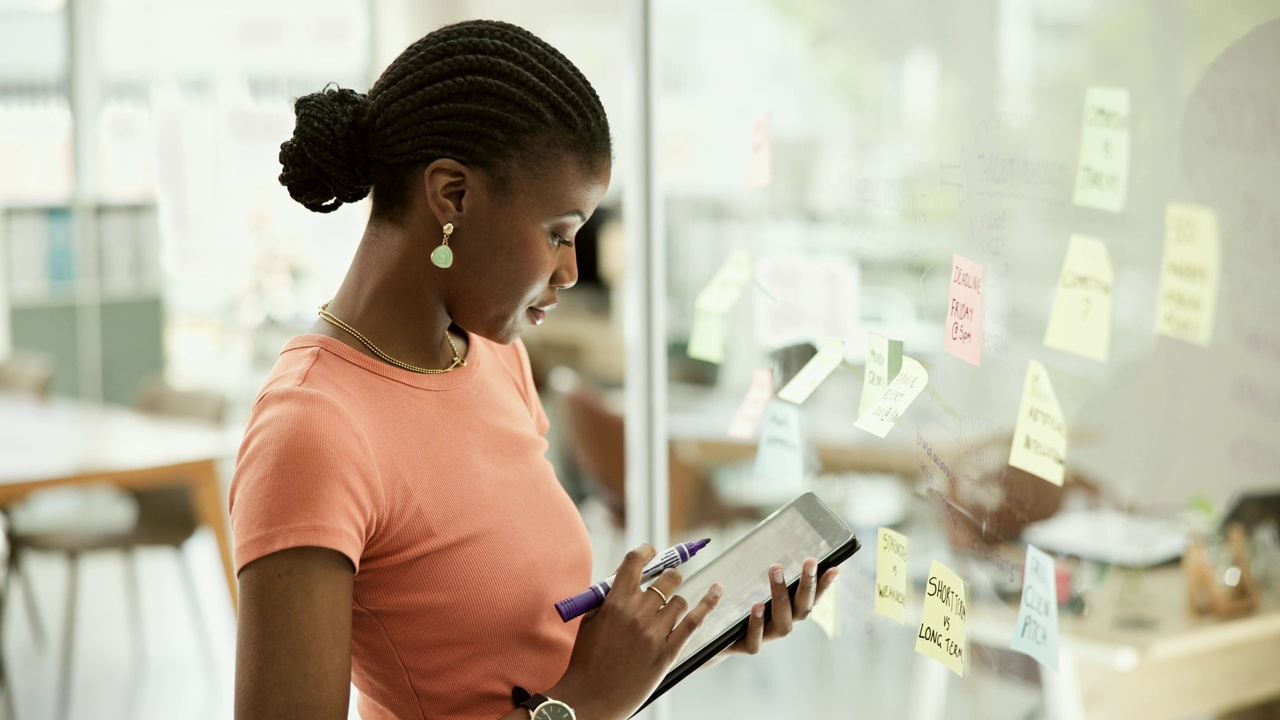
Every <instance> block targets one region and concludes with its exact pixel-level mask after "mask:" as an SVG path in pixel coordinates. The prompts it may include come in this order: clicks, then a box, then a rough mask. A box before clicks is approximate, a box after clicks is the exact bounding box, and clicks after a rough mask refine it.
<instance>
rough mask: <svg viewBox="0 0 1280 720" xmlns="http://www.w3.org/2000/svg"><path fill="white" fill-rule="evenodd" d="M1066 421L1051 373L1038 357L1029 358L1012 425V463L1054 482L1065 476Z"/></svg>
mask: <svg viewBox="0 0 1280 720" xmlns="http://www.w3.org/2000/svg"><path fill="white" fill-rule="evenodd" d="M1066 457H1067V424H1066V422H1064V421H1063V419H1062V408H1061V406H1059V405H1058V396H1057V395H1055V394H1054V392H1053V384H1052V383H1051V382H1049V372H1048V371H1047V370H1045V368H1044V365H1041V364H1040V363H1038V362H1036V361H1035V360H1028V361H1027V375H1026V378H1025V379H1024V380H1023V383H1022V400H1021V402H1019V404H1018V418H1017V420H1016V421H1015V422H1014V426H1013V446H1012V447H1011V448H1010V450H1009V464H1010V465H1012V466H1014V467H1016V468H1019V469H1021V470H1026V471H1027V472H1029V473H1031V474H1032V475H1035V476H1036V477H1039V478H1043V479H1045V480H1048V481H1049V482H1051V483H1053V484H1054V485H1062V481H1063V477H1064V476H1065V475H1066Z"/></svg>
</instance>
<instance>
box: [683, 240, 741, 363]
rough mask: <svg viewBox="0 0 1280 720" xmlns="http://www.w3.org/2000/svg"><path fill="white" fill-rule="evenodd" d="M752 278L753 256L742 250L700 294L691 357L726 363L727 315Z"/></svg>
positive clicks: (728, 261) (724, 265)
mask: <svg viewBox="0 0 1280 720" xmlns="http://www.w3.org/2000/svg"><path fill="white" fill-rule="evenodd" d="M750 279H751V255H750V254H748V253H747V252H746V251H745V250H738V251H735V252H734V253H732V254H730V255H729V257H728V258H726V259H725V261H724V264H723V265H721V266H720V269H719V270H717V271H716V274H715V275H713V276H712V277H711V281H710V282H708V283H707V286H706V287H705V288H703V289H702V292H700V293H698V299H697V302H696V303H695V305H694V315H693V330H692V331H691V332H690V334H689V349H688V352H689V357H691V358H693V359H694V360H703V361H705V362H712V363H720V362H723V361H724V346H725V339H726V337H725V336H726V331H725V324H726V320H725V315H727V314H728V312H729V311H730V310H732V309H733V305H734V303H736V302H737V301H738V297H739V296H740V295H742V288H743V286H744V285H746V284H747V282H748V281H749V280H750Z"/></svg>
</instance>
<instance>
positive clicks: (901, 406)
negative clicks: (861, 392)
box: [854, 355, 929, 437]
mask: <svg viewBox="0 0 1280 720" xmlns="http://www.w3.org/2000/svg"><path fill="white" fill-rule="evenodd" d="M928 382H929V373H928V372H927V371H926V370H925V369H924V367H923V366H921V365H920V363H918V362H916V361H915V360H914V359H912V358H910V357H907V356H906V355H903V356H902V369H901V370H899V371H898V374H897V376H895V377H894V378H893V382H891V383H889V388H888V389H887V390H885V391H884V394H883V395H881V396H880V398H879V399H878V400H876V401H875V402H874V403H872V405H871V408H870V409H869V410H867V411H866V412H865V413H863V414H862V415H859V416H858V421H857V422H855V423H854V426H855V427H857V428H860V429H862V430H866V431H867V432H869V433H871V434H872V435H875V436H876V437H884V436H885V435H888V434H889V431H890V430H892V429H893V425H894V423H896V422H898V418H901V417H902V414H903V413H905V412H906V411H907V408H908V407H910V405H911V403H912V401H914V400H915V399H916V398H917V397H918V396H919V395H920V393H921V391H923V390H924V386H925V385H926V384H927V383H928Z"/></svg>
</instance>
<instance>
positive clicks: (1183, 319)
mask: <svg viewBox="0 0 1280 720" xmlns="http://www.w3.org/2000/svg"><path fill="white" fill-rule="evenodd" d="M1220 268H1221V260H1220V248H1219V246H1218V216H1217V214H1216V213H1214V211H1213V210H1212V209H1210V208H1207V207H1202V206H1199V205H1179V204H1175V203H1170V204H1169V207H1168V208H1167V209H1166V211H1165V234H1164V262H1163V263H1162V264H1161V267H1160V296H1159V306H1158V307H1157V309H1156V332H1158V333H1160V334H1161V335H1168V336H1169V337H1175V338H1178V339H1180V340H1186V341H1187V342H1192V343H1196V344H1197V345H1208V344H1209V341H1210V340H1211V339H1212V338H1213V316H1214V310H1215V307H1216V304H1217V299H1218V275H1219V272H1220Z"/></svg>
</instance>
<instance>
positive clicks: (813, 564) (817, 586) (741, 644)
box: [725, 558, 840, 655]
mask: <svg viewBox="0 0 1280 720" xmlns="http://www.w3.org/2000/svg"><path fill="white" fill-rule="evenodd" d="M800 567H801V569H800V586H799V587H797V588H796V597H795V599H794V600H792V599H791V597H790V595H789V593H788V592H787V578H785V577H783V575H782V566H781V565H771V566H770V567H769V587H770V590H771V591H772V595H773V611H772V612H771V613H770V615H769V622H768V624H766V623H765V621H764V603H762V602H761V603H756V604H755V605H753V606H752V607H751V617H750V619H749V620H748V621H747V634H746V637H744V638H742V639H741V640H739V641H738V642H736V643H734V644H733V645H730V646H729V648H728V649H726V650H725V654H729V653H745V654H747V655H755V654H756V653H758V652H760V646H761V645H763V644H764V643H765V642H766V641H768V640H776V639H777V638H781V637H786V636H787V635H790V634H791V629H792V628H794V627H795V624H796V623H797V622H800V621H801V620H804V619H806V618H808V617H809V614H810V613H812V612H813V606H814V605H817V604H818V600H820V599H821V598H822V594H823V593H824V592H826V591H827V588H829V587H831V583H832V582H834V581H835V579H836V576H837V575H839V574H840V569H839V568H831V569H829V570H827V571H826V572H825V573H823V574H822V578H821V579H819V578H818V561H817V560H815V559H813V558H809V559H808V560H805V561H804V564H803V565H801V566H800Z"/></svg>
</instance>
